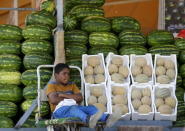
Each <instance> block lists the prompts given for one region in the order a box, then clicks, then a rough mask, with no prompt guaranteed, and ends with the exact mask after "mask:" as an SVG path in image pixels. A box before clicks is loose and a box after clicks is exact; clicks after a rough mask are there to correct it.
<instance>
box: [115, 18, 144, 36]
mask: <svg viewBox="0 0 185 131" xmlns="http://www.w3.org/2000/svg"><path fill="white" fill-rule="evenodd" d="M112 29H113V31H115V32H117V33H120V32H121V31H124V30H138V31H139V30H140V29H141V26H140V23H139V22H138V21H137V20H136V19H135V18H132V17H130V16H122V17H115V18H112Z"/></svg>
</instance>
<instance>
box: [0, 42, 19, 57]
mask: <svg viewBox="0 0 185 131" xmlns="http://www.w3.org/2000/svg"><path fill="white" fill-rule="evenodd" d="M20 49H21V43H19V42H16V41H10V40H9V41H8V40H1V41H0V54H16V55H18V54H20Z"/></svg>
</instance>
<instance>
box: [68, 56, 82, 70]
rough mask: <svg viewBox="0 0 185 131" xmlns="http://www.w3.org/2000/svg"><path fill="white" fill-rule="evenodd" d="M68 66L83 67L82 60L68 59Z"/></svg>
mask: <svg viewBox="0 0 185 131" xmlns="http://www.w3.org/2000/svg"><path fill="white" fill-rule="evenodd" d="M66 64H68V65H69V66H78V67H80V68H81V67H82V58H81V57H80V58H73V59H67V60H66Z"/></svg>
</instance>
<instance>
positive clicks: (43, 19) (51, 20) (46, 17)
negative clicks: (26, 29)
mask: <svg viewBox="0 0 185 131" xmlns="http://www.w3.org/2000/svg"><path fill="white" fill-rule="evenodd" d="M37 24H40V25H46V26H49V27H50V28H51V29H53V28H55V27H56V24H57V21H56V18H55V17H54V16H53V15H52V14H51V13H49V12H47V11H44V10H42V11H37V12H33V13H31V14H28V15H27V16H26V25H27V26H28V25H37Z"/></svg>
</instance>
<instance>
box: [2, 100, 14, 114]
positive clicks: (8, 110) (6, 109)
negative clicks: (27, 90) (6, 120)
mask: <svg viewBox="0 0 185 131" xmlns="http://www.w3.org/2000/svg"><path fill="white" fill-rule="evenodd" d="M16 113H17V105H16V104H14V103H13V102H9V101H0V116H5V117H13V116H15V115H16Z"/></svg>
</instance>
